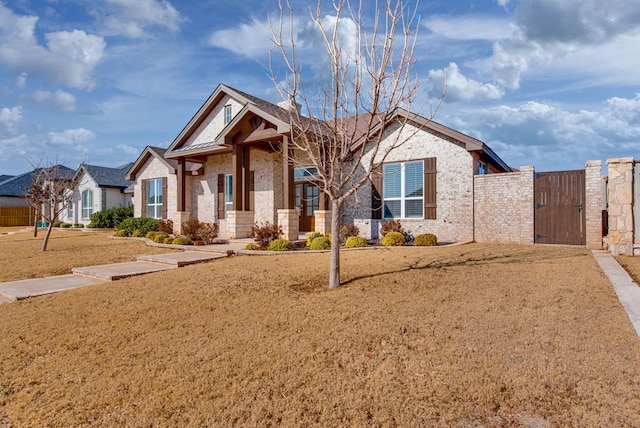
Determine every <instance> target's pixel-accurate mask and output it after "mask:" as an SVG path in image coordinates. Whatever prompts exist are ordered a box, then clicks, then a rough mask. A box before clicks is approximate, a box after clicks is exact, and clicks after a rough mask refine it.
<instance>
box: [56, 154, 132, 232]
mask: <svg viewBox="0 0 640 428" xmlns="http://www.w3.org/2000/svg"><path fill="white" fill-rule="evenodd" d="M132 165H133V164H132V163H128V164H125V165H122V166H119V167H116V168H109V167H104V166H96V165H86V164H81V165H80V166H79V167H78V170H77V171H76V173H75V177H74V178H75V179H77V180H79V184H78V188H77V190H76V191H75V192H74V194H73V198H72V200H71V203H70V204H69V206H68V208H67V210H66V212H65V213H63V214H62V215H61V216H60V218H59V220H61V221H64V222H66V223H72V224H84V225H87V224H89V223H90V222H91V219H90V217H91V214H93V213H95V212H98V211H102V210H105V209H110V208H115V207H119V206H129V205H131V203H132V197H133V192H132V189H130V186H131V185H132V184H133V183H132V182H131V181H128V180H127V179H126V178H125V175H126V173H127V171H128V170H129V168H131V166H132Z"/></svg>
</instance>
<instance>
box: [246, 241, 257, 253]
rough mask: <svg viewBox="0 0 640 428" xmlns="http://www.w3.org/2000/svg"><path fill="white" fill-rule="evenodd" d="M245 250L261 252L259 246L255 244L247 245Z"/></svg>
mask: <svg viewBox="0 0 640 428" xmlns="http://www.w3.org/2000/svg"><path fill="white" fill-rule="evenodd" d="M244 249H245V250H250V251H255V250H259V249H260V247H258V244H253V243H251V244H247V245H246V246H245V247H244Z"/></svg>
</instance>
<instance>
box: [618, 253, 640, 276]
mask: <svg viewBox="0 0 640 428" xmlns="http://www.w3.org/2000/svg"><path fill="white" fill-rule="evenodd" d="M616 260H617V261H618V263H620V266H622V267H623V268H624V269H625V270H626V271H627V272H628V273H629V275H630V276H631V278H633V280H634V281H635V282H640V257H637V256H635V257H634V256H617V257H616Z"/></svg>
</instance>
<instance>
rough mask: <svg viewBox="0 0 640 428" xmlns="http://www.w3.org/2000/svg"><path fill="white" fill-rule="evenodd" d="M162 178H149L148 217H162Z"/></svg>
mask: <svg viewBox="0 0 640 428" xmlns="http://www.w3.org/2000/svg"><path fill="white" fill-rule="evenodd" d="M162 198H163V195H162V178H154V179H151V180H147V217H151V218H162Z"/></svg>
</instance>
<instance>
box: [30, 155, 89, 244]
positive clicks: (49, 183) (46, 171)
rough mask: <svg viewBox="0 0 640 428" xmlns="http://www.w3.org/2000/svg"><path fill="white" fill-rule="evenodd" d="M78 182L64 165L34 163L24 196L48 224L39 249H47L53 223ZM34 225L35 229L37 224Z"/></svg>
mask: <svg viewBox="0 0 640 428" xmlns="http://www.w3.org/2000/svg"><path fill="white" fill-rule="evenodd" d="M79 184H80V182H79V181H78V179H77V178H76V177H74V171H73V170H70V169H68V168H66V167H63V166H61V165H58V164H56V165H51V166H48V167H39V166H37V165H34V171H33V177H32V180H31V187H30V188H29V189H27V191H26V197H27V201H28V202H29V204H30V205H31V206H32V207H34V208H35V209H36V212H40V213H41V218H42V220H43V221H44V222H47V223H48V224H49V225H48V228H47V233H46V234H45V236H44V239H43V241H42V247H41V251H46V250H47V245H48V243H49V236H50V235H51V230H52V228H53V223H54V222H55V221H56V220H58V217H59V216H60V214H61V213H62V212H63V211H65V210H66V209H67V208H68V206H69V203H71V199H72V197H73V194H74V193H75V191H76V189H77V188H78V185H79ZM36 221H37V219H36ZM35 227H36V230H37V224H36V226H35Z"/></svg>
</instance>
